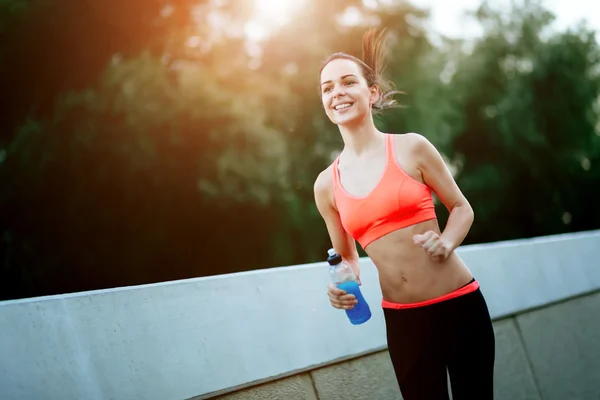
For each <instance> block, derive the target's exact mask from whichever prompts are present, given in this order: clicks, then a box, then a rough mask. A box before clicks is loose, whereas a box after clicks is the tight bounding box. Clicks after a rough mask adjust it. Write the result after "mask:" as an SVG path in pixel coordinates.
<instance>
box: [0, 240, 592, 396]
mask: <svg viewBox="0 0 600 400" xmlns="http://www.w3.org/2000/svg"><path fill="white" fill-rule="evenodd" d="M598 248H600V231H594V232H586V233H580V234H575V235H560V236H553V237H545V238H536V239H533V240H519V241H512V242H503V243H494V244H487V245H476V246H464V247H462V248H461V249H459V250H458V253H459V254H460V256H461V257H462V258H463V259H464V260H465V261H466V262H467V264H468V265H469V267H470V268H471V270H472V271H473V273H474V274H475V276H476V278H477V279H478V280H479V281H480V283H481V287H482V291H483V292H484V294H485V296H486V298H487V301H488V305H489V307H490V312H491V313H492V316H493V318H494V319H495V329H496V335H497V352H498V356H497V364H496V365H497V371H496V383H497V388H496V390H497V394H498V396H497V398H498V399H511V400H513V399H515V400H516V399H544V400H552V399H565V398H568V399H573V400H575V399H584V400H585V399H594V400H597V399H600V389H599V388H600V384H598V383H596V382H597V378H598V377H600V340H599V339H600V311H599V310H600V307H599V306H600V292H599V291H600V262H599V261H598V258H597V256H596V249H598ZM594 256H596V257H594ZM361 277H362V281H363V287H362V289H363V292H364V294H365V297H366V299H367V301H368V302H369V303H370V304H371V308H372V310H373V318H372V319H371V320H370V321H369V322H368V323H366V324H364V325H361V326H352V325H350V324H349V323H348V321H347V319H346V317H345V314H344V313H343V311H339V310H335V309H333V308H331V307H330V306H329V303H328V301H327V297H326V292H325V291H326V286H327V283H328V282H327V272H326V265H325V263H316V264H308V265H300V266H290V267H282V268H274V269H269V270H263V271H253V272H248V273H241V274H232V275H223V276H215V277H209V278H199V279H190V280H185V281H177V282H166V283H161V284H154V285H143V286H137V287H124V288H117V289H112V290H102V291H93V292H85V293H76V294H69V295H61V296H49V297H42V298H33V299H24V300H17V301H7V302H2V303H0V325H1V326H2V336H1V337H0V399H3V400H4V399H6V400H11V399H27V400H35V399H44V400H47V399H60V400H71V399H84V398H85V399H124V400H130V399H131V400H133V399H144V400H154V399H156V400H159V399H160V400H169V399H173V400H183V399H188V398H194V397H195V398H208V397H215V396H217V395H223V396H222V397H220V398H221V399H250V400H251V399H290V400H292V399H317V398H318V399H342V398H352V399H381V400H385V399H400V398H401V397H400V395H399V393H398V389H397V385H396V383H395V380H394V376H393V372H392V370H391V364H390V361H389V357H388V355H387V352H386V351H385V330H384V322H383V314H382V312H381V309H380V302H381V293H380V291H379V288H378V283H377V271H376V269H375V268H374V266H373V265H372V264H371V263H370V262H369V261H368V260H367V259H365V260H363V262H362V276H361ZM233 391H236V392H235V393H230V392H233Z"/></svg>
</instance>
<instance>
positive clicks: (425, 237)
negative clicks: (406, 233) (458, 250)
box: [413, 231, 452, 261]
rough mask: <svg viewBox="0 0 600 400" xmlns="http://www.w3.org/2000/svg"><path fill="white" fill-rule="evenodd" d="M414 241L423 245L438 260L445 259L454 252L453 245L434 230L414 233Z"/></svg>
mask: <svg viewBox="0 0 600 400" xmlns="http://www.w3.org/2000/svg"><path fill="white" fill-rule="evenodd" d="M413 241H414V242H415V244H417V245H419V246H421V247H422V248H423V249H424V250H425V251H426V252H427V254H429V256H431V257H432V258H434V259H436V260H438V261H442V260H445V259H446V258H448V256H449V255H450V253H452V247H451V246H450V245H449V244H448V243H446V242H445V241H444V240H443V239H442V238H441V236H440V235H438V234H437V233H436V232H434V231H427V232H425V233H423V234H420V235H414V236H413Z"/></svg>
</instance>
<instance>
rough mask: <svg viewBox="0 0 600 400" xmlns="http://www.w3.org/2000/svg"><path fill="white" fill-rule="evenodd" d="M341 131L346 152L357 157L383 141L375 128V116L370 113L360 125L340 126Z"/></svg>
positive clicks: (355, 123)
mask: <svg viewBox="0 0 600 400" xmlns="http://www.w3.org/2000/svg"><path fill="white" fill-rule="evenodd" d="M339 129H340V133H341V135H342V139H343V140H344V151H347V152H349V153H352V154H353V155H355V156H360V155H362V154H364V153H365V152H366V151H368V150H369V149H371V148H372V147H373V146H374V145H377V144H378V143H379V142H380V140H382V139H383V137H382V133H381V132H380V131H379V130H377V128H376V127H375V124H374V123H373V116H372V115H371V114H370V113H369V114H368V116H367V117H366V118H365V119H364V120H362V121H360V122H358V123H357V122H354V123H353V124H348V125H339Z"/></svg>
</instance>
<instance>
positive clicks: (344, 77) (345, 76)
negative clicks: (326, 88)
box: [321, 74, 356, 86]
mask: <svg viewBox="0 0 600 400" xmlns="http://www.w3.org/2000/svg"><path fill="white" fill-rule="evenodd" d="M349 76H353V77H355V78H356V75H354V74H348V75H344V76H342V77H341V78H340V79H346V78H347V77H349ZM326 83H331V81H325V82H323V83H321V86H323V85H324V84H326Z"/></svg>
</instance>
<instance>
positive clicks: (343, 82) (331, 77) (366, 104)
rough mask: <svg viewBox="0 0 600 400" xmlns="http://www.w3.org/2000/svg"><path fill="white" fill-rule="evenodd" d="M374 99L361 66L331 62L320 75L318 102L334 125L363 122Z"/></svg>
mask: <svg viewBox="0 0 600 400" xmlns="http://www.w3.org/2000/svg"><path fill="white" fill-rule="evenodd" d="M377 96H378V93H377V89H376V87H375V86H373V87H372V88H369V86H368V84H367V81H366V80H365V78H364V76H363V74H362V71H361V68H360V66H359V65H358V64H357V63H355V62H354V61H352V60H347V59H343V58H339V59H335V60H332V61H330V62H329V63H328V64H327V65H326V66H325V67H324V68H323V70H322V71H321V101H322V102H323V107H324V108H325V113H326V114H327V116H328V117H329V119H330V120H331V122H333V123H334V124H336V125H345V124H352V123H354V122H359V121H362V120H363V119H364V118H365V116H367V115H369V113H370V112H371V105H372V104H373V103H374V102H375V101H376V100H377Z"/></svg>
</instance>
